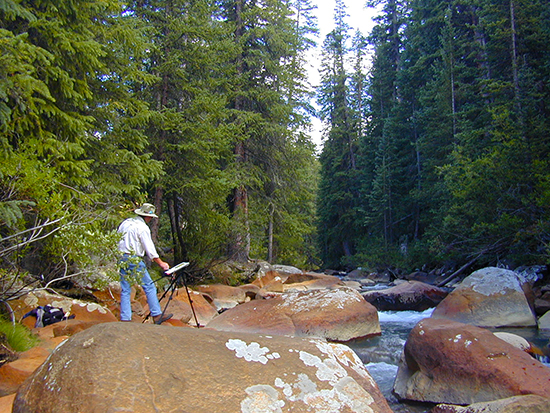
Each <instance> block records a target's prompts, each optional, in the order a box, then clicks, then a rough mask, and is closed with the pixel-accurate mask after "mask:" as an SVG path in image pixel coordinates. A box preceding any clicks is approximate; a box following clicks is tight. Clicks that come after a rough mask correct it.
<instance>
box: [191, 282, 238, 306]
mask: <svg viewBox="0 0 550 413" xmlns="http://www.w3.org/2000/svg"><path fill="white" fill-rule="evenodd" d="M195 289H196V290H197V291H199V292H201V293H204V294H208V295H209V296H210V297H212V298H213V299H214V300H220V301H234V302H236V303H238V304H242V303H244V301H245V299H246V293H245V292H244V291H243V290H242V289H241V288H238V287H232V286H229V285H223V284H209V285H199V286H197V287H196V288H195Z"/></svg>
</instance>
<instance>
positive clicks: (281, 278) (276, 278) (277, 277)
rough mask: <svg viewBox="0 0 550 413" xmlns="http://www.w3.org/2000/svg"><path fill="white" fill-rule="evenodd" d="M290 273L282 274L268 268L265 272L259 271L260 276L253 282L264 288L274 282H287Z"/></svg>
mask: <svg viewBox="0 0 550 413" xmlns="http://www.w3.org/2000/svg"><path fill="white" fill-rule="evenodd" d="M288 275H289V274H280V273H279V272H277V271H274V270H267V271H265V272H260V273H258V276H257V277H256V279H255V280H254V281H252V284H253V285H256V286H258V287H260V288H264V287H265V286H266V285H268V284H270V283H273V282H285V280H286V279H287V278H288Z"/></svg>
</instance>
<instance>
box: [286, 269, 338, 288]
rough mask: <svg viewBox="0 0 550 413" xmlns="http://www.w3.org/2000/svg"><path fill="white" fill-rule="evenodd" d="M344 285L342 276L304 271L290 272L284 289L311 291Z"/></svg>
mask: <svg viewBox="0 0 550 413" xmlns="http://www.w3.org/2000/svg"><path fill="white" fill-rule="evenodd" d="M342 286H344V283H343V282H342V280H340V278H338V277H335V276H333V275H325V274H320V273H311V272H309V273H308V272H304V273H301V274H290V275H289V276H288V277H287V279H286V280H285V282H284V291H307V290H309V291H311V290H320V289H324V288H338V287H342Z"/></svg>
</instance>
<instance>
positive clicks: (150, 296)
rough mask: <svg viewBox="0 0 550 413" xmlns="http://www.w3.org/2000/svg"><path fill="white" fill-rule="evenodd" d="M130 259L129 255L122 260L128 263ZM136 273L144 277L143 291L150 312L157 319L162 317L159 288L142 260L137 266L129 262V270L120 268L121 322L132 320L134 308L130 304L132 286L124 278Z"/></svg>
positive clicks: (142, 282) (142, 279) (142, 281)
mask: <svg viewBox="0 0 550 413" xmlns="http://www.w3.org/2000/svg"><path fill="white" fill-rule="evenodd" d="M128 258H129V256H128V255H124V256H123V257H122V258H121V261H122V262H126V261H127V260H128ZM134 272H137V273H139V274H143V277H142V278H141V286H142V287H143V291H145V295H146V296H147V303H148V304H149V311H150V312H151V316H153V317H156V316H158V315H161V314H162V310H161V309H160V303H159V299H158V297H157V287H156V286H155V283H154V282H153V280H152V279H151V276H150V275H149V272H148V271H147V267H146V266H145V263H144V262H143V260H141V261H140V262H139V264H137V265H136V264H133V263H131V262H129V263H128V264H127V268H123V267H121V268H120V286H121V289H122V291H121V292H120V320H121V321H130V320H132V306H131V304H130V295H131V293H132V286H131V285H130V283H129V282H128V281H126V279H125V278H124V276H125V275H126V274H128V273H134Z"/></svg>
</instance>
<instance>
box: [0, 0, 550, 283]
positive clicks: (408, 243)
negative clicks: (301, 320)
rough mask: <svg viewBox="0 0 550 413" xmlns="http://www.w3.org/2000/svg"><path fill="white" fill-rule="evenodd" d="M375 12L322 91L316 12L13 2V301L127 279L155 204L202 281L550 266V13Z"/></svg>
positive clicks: (502, 8) (395, 5) (4, 95)
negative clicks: (257, 266) (216, 270)
mask: <svg viewBox="0 0 550 413" xmlns="http://www.w3.org/2000/svg"><path fill="white" fill-rule="evenodd" d="M365 7H372V8H376V10H378V11H379V15H378V17H377V18H376V26H375V28H374V30H372V31H371V32H370V33H362V32H361V31H357V32H352V30H351V28H350V27H349V26H348V25H347V23H346V17H347V13H346V8H345V4H344V2H343V0H336V7H335V10H334V22H335V26H334V29H333V30H332V31H331V32H330V33H329V34H328V35H327V36H326V37H325V38H324V39H320V40H321V41H320V46H321V50H322V57H321V59H322V60H321V62H320V65H321V70H320V75H321V82H320V84H319V85H314V86H315V88H312V87H311V85H309V82H308V76H307V68H308V60H307V59H308V52H309V51H310V50H311V49H312V48H313V47H315V46H316V43H317V41H318V39H317V32H318V29H317V25H316V18H315V5H314V4H313V2H312V0H263V1H258V0H135V1H132V0H126V1H122V0H0V157H1V159H0V280H1V283H2V286H1V288H2V291H8V290H9V288H10V287H11V284H10V283H13V282H15V281H14V280H15V279H17V278H22V279H25V280H27V282H29V283H38V284H41V285H43V286H49V285H52V284H54V283H55V282H56V281H58V280H67V279H68V278H70V277H73V276H84V277H85V276H88V275H93V274H95V273H97V272H103V271H105V272H107V271H108V270H109V268H111V269H112V265H113V263H115V262H116V260H117V255H118V254H117V250H116V245H117V241H118V235H117V233H116V229H117V226H118V224H119V223H120V221H121V220H122V219H124V218H126V217H127V216H129V215H131V213H132V211H133V210H134V209H135V208H137V207H138V206H139V205H140V203H142V202H150V203H153V204H154V205H155V206H156V207H157V211H159V215H160V219H159V220H155V221H153V225H152V233H153V237H154V239H155V240H156V242H157V246H158V249H159V250H161V251H162V253H163V254H170V257H171V259H172V260H173V262H174V263H177V262H180V261H191V262H192V263H193V268H197V269H204V268H209V266H211V265H213V263H216V262H219V261H222V260H232V261H235V262H246V261H248V260H251V259H252V260H254V259H261V260H266V261H268V262H270V263H273V264H287V265H294V266H297V267H300V268H303V269H321V268H333V269H351V268H355V267H364V268H368V269H370V270H377V269H381V268H388V267H394V268H400V269H403V270H405V271H413V270H415V269H420V268H424V269H433V268H438V267H444V266H448V267H449V268H457V267H460V266H464V265H470V266H481V265H487V264H491V265H498V264H504V265H508V266H517V265H528V264H542V263H546V261H547V257H548V252H549V251H548V242H549V241H550V223H549V218H550V207H549V203H550V167H549V166H550V165H549V160H548V154H549V152H550V88H549V79H550V3H548V2H547V1H546V0H505V1H502V0H476V1H474V0H367V1H366V2H365ZM313 116H317V117H320V118H321V119H322V120H323V122H324V126H325V130H324V134H325V135H324V145H323V148H322V150H321V151H320V153H318V151H317V148H316V145H315V144H314V143H313V141H312V138H311V135H312V132H311V118H312V117H313ZM159 252H160V251H159ZM161 255H162V254H161Z"/></svg>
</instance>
